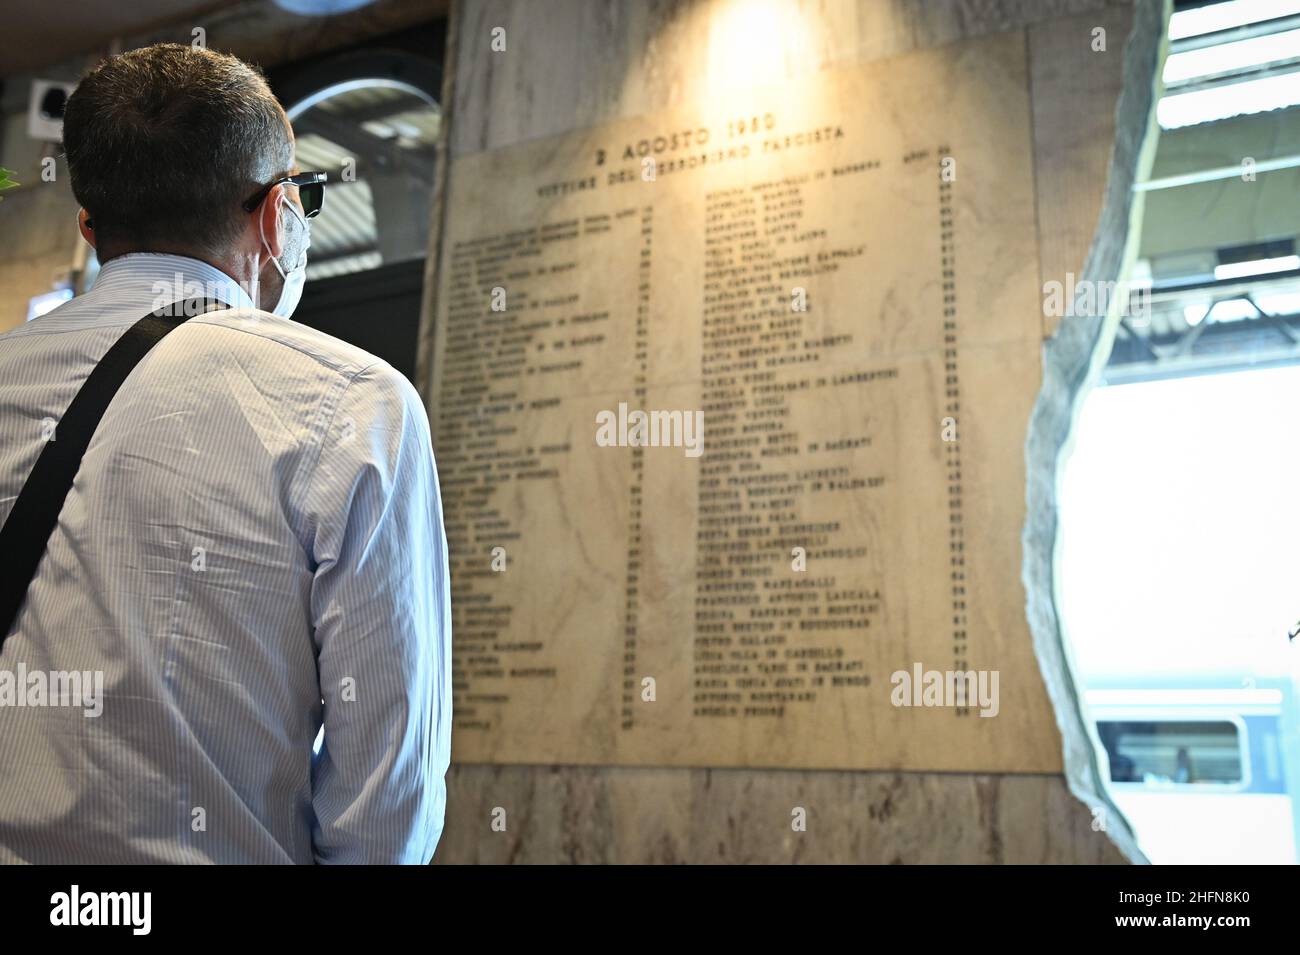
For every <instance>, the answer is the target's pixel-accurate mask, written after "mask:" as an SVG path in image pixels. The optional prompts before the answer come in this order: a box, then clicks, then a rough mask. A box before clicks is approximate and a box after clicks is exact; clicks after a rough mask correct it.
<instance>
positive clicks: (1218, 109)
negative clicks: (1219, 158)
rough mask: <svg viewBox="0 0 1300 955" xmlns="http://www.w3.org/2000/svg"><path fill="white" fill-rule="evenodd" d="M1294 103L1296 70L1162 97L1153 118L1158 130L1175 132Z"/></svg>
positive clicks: (1298, 81) (1298, 96)
mask: <svg viewBox="0 0 1300 955" xmlns="http://www.w3.org/2000/svg"><path fill="white" fill-rule="evenodd" d="M1297 104H1300V71H1297V72H1292V73H1282V74H1279V75H1276V76H1266V77H1263V78H1261V79H1257V80H1245V81H1244V82H1240V83H1227V84H1224V85H1223V86H1212V87H1210V88H1208V89H1202V90H1196V91H1194V92H1191V93H1175V94H1173V95H1171V96H1164V97H1162V98H1161V99H1160V102H1159V103H1157V104H1156V119H1157V120H1159V122H1160V127H1161V128H1162V129H1178V128H1180V127H1182V126H1195V125H1197V124H1198V123H1209V122H1214V121H1215V120H1220V119H1228V118H1230V117H1232V116H1244V115H1247V114H1250V113H1263V112H1267V111H1268V110H1273V109H1284V108H1285V107H1287V106H1295V105H1297Z"/></svg>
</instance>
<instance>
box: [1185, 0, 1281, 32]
mask: <svg viewBox="0 0 1300 955" xmlns="http://www.w3.org/2000/svg"><path fill="white" fill-rule="evenodd" d="M1292 13H1300V0H1229V2H1227V3H1214V4H1210V5H1208V6H1204V7H1196V8H1194V9H1191V10H1179V11H1178V12H1177V13H1175V14H1173V15H1172V16H1171V17H1170V18H1169V39H1171V40H1182V39H1184V38H1186V37H1189V36H1200V35H1201V34H1202V33H1215V32H1217V31H1219V30H1229V29H1231V28H1232V27H1239V26H1243V25H1245V24H1247V23H1258V22H1259V21H1261V20H1272V19H1274V18H1275V17H1284V16H1288V15H1290V14H1292Z"/></svg>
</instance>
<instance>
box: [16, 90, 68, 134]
mask: <svg viewBox="0 0 1300 955" xmlns="http://www.w3.org/2000/svg"><path fill="white" fill-rule="evenodd" d="M75 86H76V84H74V83H63V82H60V81H59V80H33V81H32V94H31V97H30V98H29V99H28V101H27V135H28V136H30V137H31V138H32V139H39V140H41V141H42V142H47V143H57V142H59V140H61V139H62V138H63V107H64V106H66V105H67V103H68V96H69V95H70V94H71V93H72V90H73V89H74V88H75Z"/></svg>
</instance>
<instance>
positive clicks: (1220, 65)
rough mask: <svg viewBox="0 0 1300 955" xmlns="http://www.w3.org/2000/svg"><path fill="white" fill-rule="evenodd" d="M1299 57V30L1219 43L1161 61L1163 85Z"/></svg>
mask: <svg viewBox="0 0 1300 955" xmlns="http://www.w3.org/2000/svg"><path fill="white" fill-rule="evenodd" d="M1297 56H1300V30H1284V31H1283V32H1281V33H1270V34H1268V35H1267V36H1257V37H1251V38H1250V39H1249V40H1238V41H1236V42H1235V43H1220V44H1218V45H1216V46H1207V47H1205V48H1204V49H1200V50H1187V51H1186V52H1183V53H1174V54H1173V55H1171V56H1170V57H1169V59H1167V60H1165V72H1164V77H1165V82H1166V83H1177V82H1179V81H1181V80H1189V79H1192V78H1193V77H1197V76H1212V75H1214V74H1216V73H1234V72H1237V71H1240V70H1244V69H1246V68H1247V67H1251V66H1258V65H1260V64H1262V63H1273V62H1276V61H1278V60H1289V59H1294V58H1295V57H1297Z"/></svg>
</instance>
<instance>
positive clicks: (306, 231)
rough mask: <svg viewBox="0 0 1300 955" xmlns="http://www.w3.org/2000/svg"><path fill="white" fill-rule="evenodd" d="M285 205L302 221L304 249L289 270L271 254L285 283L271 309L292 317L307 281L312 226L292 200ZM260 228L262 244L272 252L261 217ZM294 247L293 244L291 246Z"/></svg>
mask: <svg viewBox="0 0 1300 955" xmlns="http://www.w3.org/2000/svg"><path fill="white" fill-rule="evenodd" d="M284 205H285V207H286V208H288V209H291V210H293V215H294V218H296V219H297V220H298V221H299V222H301V223H302V251H301V252H300V253H299V254H298V262H297V264H296V265H294V266H292V267H291V268H289V269H288V270H287V271H286V270H285V268H284V266H282V265H281V264H280V260H279V259H277V258H276V257H275V256H271V262H272V263H274V265H275V270H276V271H277V272H279V273H280V277H281V278H283V279H284V284H283V285H282V286H281V287H280V298H279V299H278V300H277V301H276V303H275V307H274V308H273V309H271V311H272V312H274V313H275V314H276V315H279V316H280V317H281V318H290V317H291V316H292V315H293V312H294V309H296V308H297V307H298V301H299V299H301V298H302V287H303V284H304V283H305V282H306V281H307V249H308V247H309V246H310V245H311V227H310V226H309V225H307V220H306V219H304V218H303V217H302V216H301V215H299V214H298V210H297V209H296V208H294V205H293V203H292V202H289V201H287V200H286V201H285V203H284ZM257 227H258V230H259V231H260V232H261V235H262V245H263V246H264V247H265V248H266V252H267V254H268V255H270V253H271V247H270V246H269V245H268V244H267V242H266V231H265V229H264V228H263V226H262V223H261V219H260V218H259V219H258V226H257ZM290 249H292V246H290Z"/></svg>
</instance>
